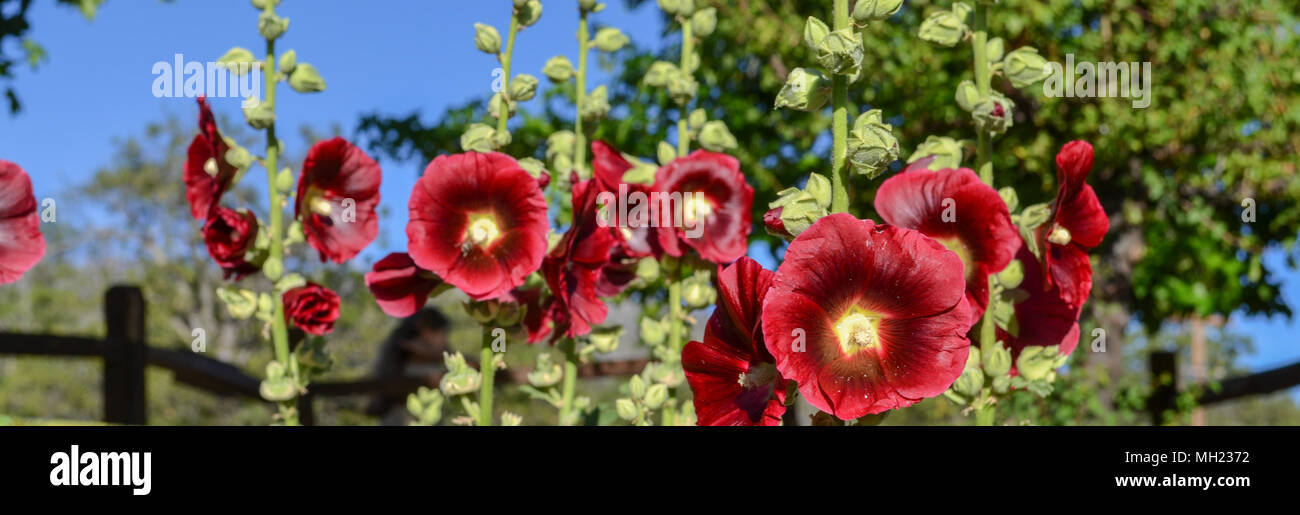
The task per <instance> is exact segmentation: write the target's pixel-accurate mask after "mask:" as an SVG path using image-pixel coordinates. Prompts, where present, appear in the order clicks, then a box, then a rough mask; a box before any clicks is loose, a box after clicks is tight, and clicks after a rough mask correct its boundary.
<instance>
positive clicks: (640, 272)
mask: <svg viewBox="0 0 1300 515" xmlns="http://www.w3.org/2000/svg"><path fill="white" fill-rule="evenodd" d="M636 277H637V279H640V280H642V281H645V282H647V283H648V282H651V281H654V280H655V279H658V278H659V260H657V259H655V258H652V257H646V258H641V260H640V261H637V262H636Z"/></svg>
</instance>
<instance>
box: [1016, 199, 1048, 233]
mask: <svg viewBox="0 0 1300 515" xmlns="http://www.w3.org/2000/svg"><path fill="white" fill-rule="evenodd" d="M1051 217H1052V207H1051V206H1050V205H1048V204H1034V205H1031V206H1025V209H1024V210H1023V211H1021V212H1020V226H1021V227H1025V228H1028V229H1037V228H1038V226H1040V225H1043V223H1044V222H1046V221H1047V219H1048V218H1051Z"/></svg>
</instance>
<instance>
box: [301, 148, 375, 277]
mask: <svg viewBox="0 0 1300 515" xmlns="http://www.w3.org/2000/svg"><path fill="white" fill-rule="evenodd" d="M381 176H382V172H381V171H380V169H379V164H378V163H376V162H375V160H374V159H371V158H370V156H368V155H366V153H365V152H363V151H362V150H361V149H359V148H357V147H356V146H355V145H353V144H351V143H348V141H347V140H345V139H343V138H333V139H329V140H325V141H321V142H318V143H316V144H315V145H312V147H311V150H309V151H308V152H307V159H306V160H305V161H304V162H303V166H302V176H301V177H299V179H298V197H297V198H298V201H297V204H295V206H294V215H295V216H298V217H299V220H301V221H302V231H303V235H304V236H305V237H306V239H307V243H308V244H310V245H311V246H312V247H313V248H315V249H316V250H317V251H318V252H320V259H321V261H325V260H326V259H329V260H331V261H334V262H335V263H342V262H345V261H347V260H349V259H352V258H353V257H355V256H356V255H357V254H358V253H360V252H361V249H364V248H366V246H367V245H369V244H370V242H371V241H374V239H375V235H377V234H379V217H378V216H376V215H375V207H376V206H378V205H379V183H380V180H381V178H382V177H381Z"/></svg>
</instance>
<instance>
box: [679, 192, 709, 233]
mask: <svg viewBox="0 0 1300 515" xmlns="http://www.w3.org/2000/svg"><path fill="white" fill-rule="evenodd" d="M710 214H713V204H710V203H709V199H707V198H705V197H704V194H703V193H699V192H696V193H694V194H692V195H691V196H690V198H689V199H687V200H685V201H684V202H683V206H682V218H683V219H684V220H683V221H685V222H686V223H687V224H689V225H692V226H693V225H694V224H695V223H696V222H698V221H699V220H703V219H705V218H707V217H708V216H709V215H710Z"/></svg>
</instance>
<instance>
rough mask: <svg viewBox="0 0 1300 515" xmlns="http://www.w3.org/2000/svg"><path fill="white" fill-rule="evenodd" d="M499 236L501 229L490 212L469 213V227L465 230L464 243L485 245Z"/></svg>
mask: <svg viewBox="0 0 1300 515" xmlns="http://www.w3.org/2000/svg"><path fill="white" fill-rule="evenodd" d="M500 237H501V229H499V228H497V223H496V220H493V218H492V215H490V214H486V213H484V214H477V215H470V217H469V228H468V229H466V230H465V243H466V244H468V245H475V246H479V247H487V246H488V245H491V244H492V242H494V241H496V240H497V238H500Z"/></svg>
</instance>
